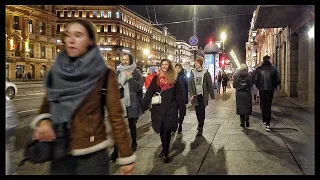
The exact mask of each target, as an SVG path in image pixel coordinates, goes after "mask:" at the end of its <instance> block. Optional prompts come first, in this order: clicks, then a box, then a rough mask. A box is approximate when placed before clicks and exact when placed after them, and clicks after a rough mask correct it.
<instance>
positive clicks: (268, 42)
mask: <svg viewBox="0 0 320 180" xmlns="http://www.w3.org/2000/svg"><path fill="white" fill-rule="evenodd" d="M270 8H273V11H270ZM313 29H314V6H307V5H301V6H300V5H298V6H293V5H283V6H258V9H257V10H256V11H255V13H254V15H253V19H252V22H251V29H250V32H249V40H248V43H247V44H248V46H247V48H248V49H247V51H246V52H247V62H248V61H251V62H249V64H250V63H251V64H253V65H254V66H258V65H260V64H261V62H262V59H263V56H265V55H269V56H270V57H271V63H272V64H273V65H274V66H276V67H277V68H278V70H279V72H280V76H281V84H280V86H279V90H280V91H282V92H284V93H286V94H287V96H288V97H291V98H295V99H296V100H297V101H299V102H301V103H303V104H304V105H305V107H306V109H307V110H310V111H313V109H314V38H313V34H314V30H313ZM249 44H250V45H249Z"/></svg>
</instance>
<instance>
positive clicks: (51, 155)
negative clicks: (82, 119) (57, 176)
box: [19, 123, 70, 167]
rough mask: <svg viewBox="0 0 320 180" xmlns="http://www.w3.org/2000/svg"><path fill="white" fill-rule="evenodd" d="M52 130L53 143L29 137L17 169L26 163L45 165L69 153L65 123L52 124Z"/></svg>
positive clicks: (68, 140)
mask: <svg viewBox="0 0 320 180" xmlns="http://www.w3.org/2000/svg"><path fill="white" fill-rule="evenodd" d="M53 130H54V132H55V134H56V139H55V140H53V141H49V142H47V141H38V140H33V139H32V137H30V138H29V139H28V141H27V144H26V148H25V151H24V159H23V160H22V161H21V162H20V164H19V167H20V166H22V165H23V164H24V163H25V162H26V161H30V162H31V163H33V164H38V163H45V162H49V161H52V160H54V159H60V158H63V157H65V156H66V155H68V154H69V152H70V147H69V144H70V139H69V137H70V136H69V135H70V131H69V128H68V127H67V123H61V124H54V125H53Z"/></svg>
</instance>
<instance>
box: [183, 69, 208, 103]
mask: <svg viewBox="0 0 320 180" xmlns="http://www.w3.org/2000/svg"><path fill="white" fill-rule="evenodd" d="M204 71H206V72H205V74H204V77H203V85H202V88H203V102H204V106H205V107H206V106H207V105H208V101H209V94H210V97H211V99H214V90H213V86H212V80H211V75H210V73H209V72H208V71H207V70H206V69H204ZM188 90H189V94H190V96H191V97H192V96H194V95H197V90H196V83H195V81H194V73H193V70H192V71H191V73H190V77H189V81H188ZM191 104H192V105H195V106H198V105H199V103H198V100H197V98H194V99H193V100H192V101H191Z"/></svg>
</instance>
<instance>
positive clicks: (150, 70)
mask: <svg viewBox="0 0 320 180" xmlns="http://www.w3.org/2000/svg"><path fill="white" fill-rule="evenodd" d="M156 74H157V73H155V72H154V71H153V70H152V69H151V68H149V69H148V76H147V77H146V80H145V82H144V87H145V88H146V89H148V87H149V86H150V83H151V81H152V79H153V77H154V76H155V75H156Z"/></svg>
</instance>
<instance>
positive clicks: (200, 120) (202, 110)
mask: <svg viewBox="0 0 320 180" xmlns="http://www.w3.org/2000/svg"><path fill="white" fill-rule="evenodd" d="M197 100H198V103H199V105H198V106H195V109H196V115H197V119H198V123H199V124H198V127H199V128H203V125H204V118H205V114H206V111H205V107H204V103H203V96H202V94H201V95H197Z"/></svg>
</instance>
